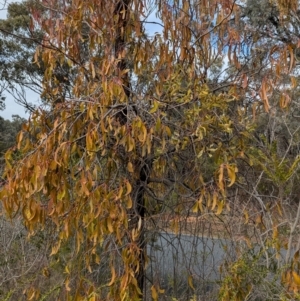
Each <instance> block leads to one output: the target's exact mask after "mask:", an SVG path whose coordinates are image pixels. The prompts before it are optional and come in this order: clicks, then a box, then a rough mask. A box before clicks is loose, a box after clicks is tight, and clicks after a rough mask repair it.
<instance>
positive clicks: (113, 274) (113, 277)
mask: <svg viewBox="0 0 300 301" xmlns="http://www.w3.org/2000/svg"><path fill="white" fill-rule="evenodd" d="M110 270H111V280H110V282H109V283H108V286H112V285H113V284H114V283H115V280H116V276H117V275H116V270H115V268H114V267H113V266H111V267H110Z"/></svg>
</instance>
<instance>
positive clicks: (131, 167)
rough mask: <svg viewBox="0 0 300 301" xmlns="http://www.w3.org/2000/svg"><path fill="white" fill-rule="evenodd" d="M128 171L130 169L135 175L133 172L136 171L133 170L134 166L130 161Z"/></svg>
mask: <svg viewBox="0 0 300 301" xmlns="http://www.w3.org/2000/svg"><path fill="white" fill-rule="evenodd" d="M127 169H128V171H129V172H131V173H133V171H134V170H133V165H132V163H131V162H130V161H129V162H128V164H127Z"/></svg>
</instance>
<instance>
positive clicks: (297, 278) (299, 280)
mask: <svg viewBox="0 0 300 301" xmlns="http://www.w3.org/2000/svg"><path fill="white" fill-rule="evenodd" d="M292 275H293V279H294V282H295V284H296V285H297V286H299V287H300V276H299V275H298V274H297V273H296V272H295V271H293V272H292Z"/></svg>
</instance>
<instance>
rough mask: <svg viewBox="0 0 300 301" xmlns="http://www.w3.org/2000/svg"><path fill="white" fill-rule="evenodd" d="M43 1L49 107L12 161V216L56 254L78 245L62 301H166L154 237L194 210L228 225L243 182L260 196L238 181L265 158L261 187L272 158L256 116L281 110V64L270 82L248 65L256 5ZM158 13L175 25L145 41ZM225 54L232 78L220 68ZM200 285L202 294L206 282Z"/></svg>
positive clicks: (8, 200) (10, 155)
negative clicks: (245, 16)
mask: <svg viewBox="0 0 300 301" xmlns="http://www.w3.org/2000/svg"><path fill="white" fill-rule="evenodd" d="M279 4H280V3H279ZM39 5H40V7H41V8H42V9H41V8H40V7H39V8H38V9H36V8H35V7H33V8H32V10H31V15H32V18H33V21H32V22H31V24H32V26H36V27H37V28H38V29H42V31H43V32H44V33H43V38H42V39H41V40H42V42H41V43H40V46H39V47H38V48H37V52H36V54H35V62H36V63H37V64H40V66H42V65H41V64H43V68H44V69H43V70H45V72H44V76H43V92H42V98H43V99H44V101H45V103H47V105H48V109H42V108H40V109H38V110H37V111H35V112H34V113H33V114H32V116H31V118H30V120H29V122H28V123H27V125H26V126H24V127H23V131H22V132H20V133H19V135H18V138H17V144H18V145H17V148H16V149H12V150H11V151H9V152H7V153H6V155H5V158H6V170H5V180H6V183H7V184H6V185H5V187H3V189H2V190H1V192H0V196H1V200H2V204H3V207H4V209H5V211H6V212H7V214H8V215H9V216H14V215H15V214H16V212H19V211H20V212H22V215H23V220H24V224H25V226H26V227H27V229H28V231H29V232H30V233H31V235H34V234H35V233H38V232H39V231H43V229H45V228H47V227H51V225H52V226H55V229H56V232H55V235H53V239H52V252H51V254H52V255H53V256H59V255H60V254H61V252H63V251H64V248H65V247H66V246H69V247H70V246H72V248H71V249H69V251H68V252H67V253H66V254H67V255H66V254H64V255H65V256H64V260H65V275H66V277H65V279H64V283H62V284H61V287H62V288H61V290H60V297H61V298H64V299H76V300H86V299H91V300H95V299H97V298H98V299H101V300H110V299H113V300H139V299H141V298H144V299H146V297H147V294H148V292H149V290H151V294H152V297H153V298H154V299H158V294H159V293H162V290H160V283H159V282H157V281H156V279H148V278H147V277H146V268H147V263H148V262H149V260H150V259H149V257H148V256H147V245H149V244H148V239H149V233H153V232H154V233H159V232H160V231H166V230H170V231H173V232H175V233H178V232H179V231H181V227H182V224H183V223H182V221H187V220H188V217H190V216H191V212H192V213H193V214H194V215H195V216H197V215H201V214H203V215H205V214H204V213H207V214H212V215H215V216H216V219H221V220H222V219H223V220H225V219H226V216H224V217H222V218H221V217H220V215H221V214H222V212H226V210H229V209H230V207H232V204H233V203H234V202H233V201H232V200H233V199H234V191H236V190H233V189H231V186H232V187H235V188H236V189H238V187H239V186H233V185H235V184H236V185H238V184H239V185H240V186H242V188H243V189H241V191H242V193H241V195H243V193H245V191H247V189H245V187H244V186H243V185H242V184H241V183H236V177H237V173H238V172H240V174H241V176H240V178H241V179H243V177H245V179H246V181H251V178H250V177H249V174H247V173H246V170H249V169H250V168H249V166H250V165H251V164H252V163H251V161H252V162H253V160H254V158H255V159H256V160H255V169H252V170H251V171H253V174H254V177H255V174H256V172H257V170H259V168H262V166H263V160H265V156H263V154H262V153H261V152H258V148H257V147H256V146H253V147H250V145H251V143H252V141H253V140H252V135H251V133H252V132H253V130H254V129H253V127H254V126H253V124H252V121H251V120H253V119H251V117H253V116H251V113H249V106H250V105H252V104H253V103H255V104H257V107H258V110H259V109H260V108H259V107H262V105H263V106H264V108H265V111H267V112H269V111H270V103H269V98H268V96H269V92H270V89H271V88H270V78H271V77H272V76H274V73H272V72H271V71H272V68H271V67H270V65H268V66H267V67H266V68H265V69H264V70H269V73H268V74H270V78H266V77H265V78H263V79H261V81H260V79H259V77H251V72H250V71H248V70H247V66H249V65H248V63H249V62H250V63H251V64H254V63H256V62H260V59H259V56H258V54H257V53H255V54H253V56H251V57H250V60H246V58H245V55H244V56H243V54H244V51H246V50H245V47H244V48H243V45H245V44H243V43H244V41H247V38H248V37H247V35H245V36H244V38H245V40H242V39H241V38H240V37H241V36H242V35H241V34H240V33H239V27H238V25H240V24H241V23H239V20H241V18H240V16H241V13H242V8H241V7H240V6H239V5H238V4H236V3H235V2H234V1H210V2H209V5H208V3H206V1H200V2H199V1H174V2H173V3H172V4H170V3H169V2H168V1H163V0H161V1H153V2H148V1H145V2H141V1H134V0H122V1H121V0H120V1H118V0H115V1H110V2H107V1H99V0H98V1H93V0H89V1H75V2H72V3H67V2H63V1H58V0H57V1H56V0H51V1H41V2H39ZM151 5H153V7H155V9H156V11H157V17H158V19H159V21H158V23H160V24H161V26H162V33H157V34H155V35H154V36H153V37H151V36H149V35H147V34H146V31H145V24H147V16H148V14H149V13H150V11H151V10H150V7H151ZM278 7H279V8H281V6H278ZM283 8H284V6H282V9H283ZM283 13H284V11H283ZM249 14H250V13H249ZM234 21H236V22H234ZM279 21H280V20H279ZM270 22H271V21H270ZM251 38H252V37H251ZM249 39H250V38H249ZM253 39H254V38H253ZM253 41H254V40H251V43H254V42H253ZM240 46H241V47H240ZM241 49H242V50H241ZM288 49H289V46H288V45H284V46H283V47H282V49H278V50H276V51H275V50H273V52H272V54H274V53H276V55H278V58H277V60H276V64H277V65H278V66H279V65H280V64H282V69H280V70H279V75H280V74H281V73H285V72H286V71H287V70H289V71H290V70H292V69H293V67H294V62H293V59H292V52H290V56H289V57H284V54H286V50H288ZM225 50H226V52H227V53H228V58H229V63H228V68H227V69H228V71H224V70H223V68H222V66H220V60H221V59H223V58H224V56H225V55H224V53H225V52H224V51H225ZM240 56H242V58H241V57H240ZM40 58H41V61H40ZM282 58H285V59H282ZM243 59H244V60H245V61H243ZM251 59H253V61H251ZM250 63H249V64H250ZM276 64H275V65H276ZM223 67H224V66H223ZM256 68H258V70H261V69H262V67H261V65H259V66H258V67H256ZM66 70H67V71H68V72H67V73H65V71H66ZM218 71H219V72H220V73H219V76H216V75H215V74H217V72H218ZM210 74H212V76H210ZM279 75H277V77H278V76H279ZM253 91H254V92H255V94H254V96H251V92H253ZM259 93H260V96H261V99H260V100H258V99H257V98H256V96H257V95H258V94H259ZM254 112H255V113H256V114H257V111H256V110H254ZM252 115H255V114H252ZM257 154H259V156H258V155H257ZM293 166H294V165H293V164H292V165H289V164H287V165H286V167H293ZM295 166H296V165H295ZM295 166H294V167H295ZM238 167H239V168H240V167H242V168H244V170H242V171H239V169H238ZM294 172H295V168H294V169H293V170H292V173H293V174H294ZM238 175H239V174H238ZM251 176H252V174H251ZM256 188H257V187H256V186H255V185H254V186H251V189H252V191H250V192H249V191H247V192H249V194H250V195H251V197H252V196H253V195H255V194H253V193H252V192H253V191H254V192H256V190H255V189H256ZM255 196H256V197H258V196H257V195H255ZM241 209H242V207H241ZM241 211H242V210H241ZM247 214H248V213H247V211H246V210H244V215H245V216H246V217H247ZM258 216H259V215H258ZM157 217H159V219H158V218H157ZM166 217H170V219H171V222H169V223H168V222H167V221H166ZM229 224H230V221H229ZM261 225H262V222H261V223H259V222H257V227H260V226H261ZM233 226H234V225H233V224H232V223H231V227H233ZM273 232H274V233H275V234H276V231H275V228H274V231H273ZM194 233H195V234H197V231H195V232H194ZM275 238H277V237H276V235H275ZM105 257H108V265H103V261H105ZM249 261H250V262H252V261H251V260H249ZM101 264H102V266H101ZM100 266H101V269H100V268H99V267H100ZM254 270H255V269H254ZM103 271H105V272H103ZM231 274H232V273H231ZM233 275H234V273H233ZM233 277H234V276H233ZM187 279H188V283H189V285H190V287H191V288H192V287H193V281H196V280H195V279H194V278H193V274H191V273H190V274H189V275H187ZM225 284H226V283H225ZM238 285H239V283H238V284H237V286H238ZM150 287H151V288H150ZM26 293H27V295H28V298H29V299H31V300H33V299H38V298H40V297H41V295H43V294H44V292H43V291H39V289H38V287H30V290H28V291H27V292H26ZM246 293H248V292H246ZM228 298H231V296H229V297H228V296H227V300H228ZM224 300H226V299H224ZM236 300H239V299H236Z"/></svg>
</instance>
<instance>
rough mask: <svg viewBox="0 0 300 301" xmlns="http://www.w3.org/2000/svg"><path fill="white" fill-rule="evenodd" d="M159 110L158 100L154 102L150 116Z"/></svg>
mask: <svg viewBox="0 0 300 301" xmlns="http://www.w3.org/2000/svg"><path fill="white" fill-rule="evenodd" d="M157 109H158V102H157V101H156V100H154V101H153V107H152V108H151V110H150V111H149V113H150V114H153V113H155V112H156V111H157Z"/></svg>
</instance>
